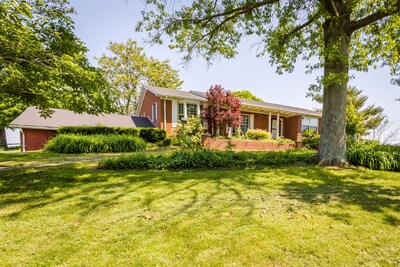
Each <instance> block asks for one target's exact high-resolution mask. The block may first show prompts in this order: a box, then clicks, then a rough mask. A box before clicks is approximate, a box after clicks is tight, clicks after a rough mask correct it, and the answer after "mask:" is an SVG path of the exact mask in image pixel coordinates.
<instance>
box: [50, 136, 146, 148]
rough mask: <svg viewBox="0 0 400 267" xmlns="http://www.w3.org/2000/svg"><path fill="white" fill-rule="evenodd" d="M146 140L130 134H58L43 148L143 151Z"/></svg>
mask: <svg viewBox="0 0 400 267" xmlns="http://www.w3.org/2000/svg"><path fill="white" fill-rule="evenodd" d="M145 149H146V142H145V141H144V140H143V139H141V138H139V137H135V136H130V135H116V134H108V135H74V134H59V135H57V136H56V137H54V138H53V139H51V140H50V141H49V142H48V143H47V144H46V146H45V150H47V151H51V152H57V153H108V152H131V151H144V150H145Z"/></svg>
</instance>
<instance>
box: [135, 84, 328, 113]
mask: <svg viewBox="0 0 400 267" xmlns="http://www.w3.org/2000/svg"><path fill="white" fill-rule="evenodd" d="M146 91H150V92H152V93H153V94H155V95H156V96H158V97H161V98H164V99H165V98H166V99H181V100H184V99H187V100H196V101H200V102H206V101H207V98H206V93H205V92H200V91H189V92H188V91H179V90H174V89H168V88H161V87H155V86H148V85H144V86H143V90H142V94H141V98H140V101H139V106H138V110H137V112H138V111H139V110H140V109H141V105H142V103H143V100H144V96H145V92H146ZM240 100H241V102H242V110H243V111H245V112H246V111H247V112H255V113H266V112H273V113H278V112H279V113H280V114H281V115H282V116H286V117H291V116H299V115H306V116H313V117H321V116H322V114H321V113H320V112H316V111H313V110H310V109H305V108H299V107H293V106H287V105H280V104H274V103H268V102H262V101H255V100H248V99H243V98H241V99H240ZM136 114H137V115H138V113H136Z"/></svg>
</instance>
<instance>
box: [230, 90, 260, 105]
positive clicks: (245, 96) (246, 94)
mask: <svg viewBox="0 0 400 267" xmlns="http://www.w3.org/2000/svg"><path fill="white" fill-rule="evenodd" d="M232 94H233V95H234V96H236V97H239V98H243V99H249V100H255V101H261V102H263V100H262V99H261V98H259V97H257V96H255V95H254V94H253V93H252V92H250V91H249V90H238V91H232Z"/></svg>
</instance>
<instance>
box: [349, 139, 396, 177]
mask: <svg viewBox="0 0 400 267" xmlns="http://www.w3.org/2000/svg"><path fill="white" fill-rule="evenodd" d="M346 157H347V161H348V162H349V163H351V164H353V165H359V166H364V167H367V168H369V169H372V170H381V171H397V172H398V171H400V147H399V146H390V145H380V144H377V143H374V142H367V143H354V144H352V145H350V146H349V147H348V148H347V151H346Z"/></svg>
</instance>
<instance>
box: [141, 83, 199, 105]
mask: <svg viewBox="0 0 400 267" xmlns="http://www.w3.org/2000/svg"><path fill="white" fill-rule="evenodd" d="M143 89H146V90H149V91H150V92H152V93H153V94H155V95H156V96H161V97H165V96H166V97H171V98H178V99H190V100H197V101H204V100H206V99H205V98H204V97H200V96H197V95H195V94H192V93H191V92H187V91H180V90H175V89H168V88H161V87H155V86H149V85H144V86H143Z"/></svg>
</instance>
